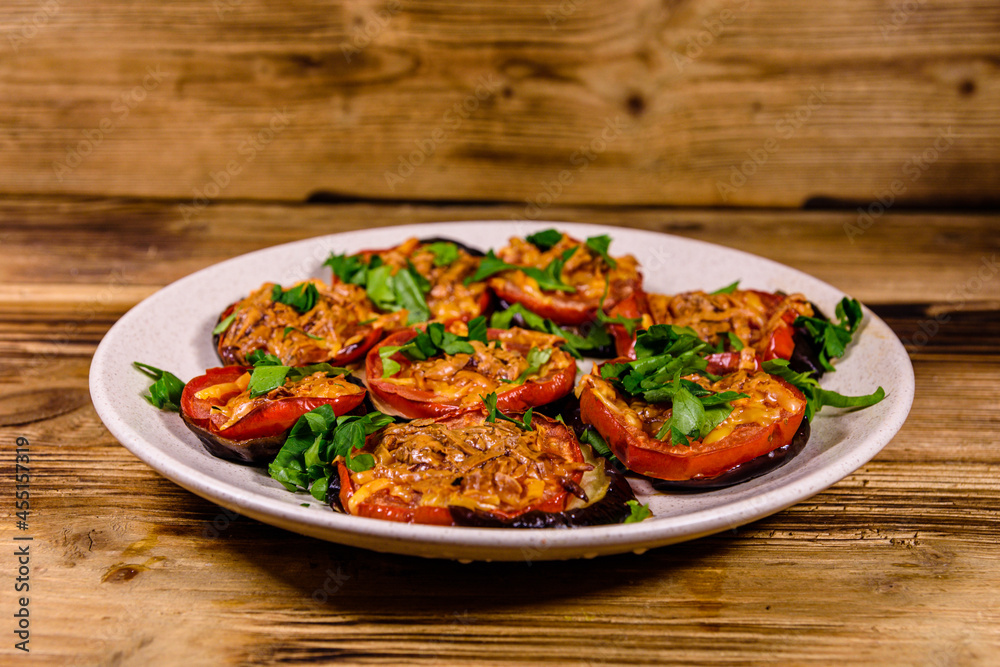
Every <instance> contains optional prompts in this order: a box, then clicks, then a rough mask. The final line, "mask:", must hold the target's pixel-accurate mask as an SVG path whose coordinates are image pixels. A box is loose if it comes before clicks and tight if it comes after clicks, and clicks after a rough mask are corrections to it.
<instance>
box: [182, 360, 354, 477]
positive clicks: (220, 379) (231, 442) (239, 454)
mask: <svg viewBox="0 0 1000 667" xmlns="http://www.w3.org/2000/svg"><path fill="white" fill-rule="evenodd" d="M252 371H253V369H252V368H247V367H244V366H225V367H222V368H210V369H208V370H207V371H206V372H205V374H204V375H200V376H198V377H196V378H194V379H192V380H191V381H190V382H188V383H187V384H186V385H184V391H183V392H182V393H181V405H180V408H181V410H180V412H181V418H182V419H183V420H184V423H185V424H186V425H187V426H188V428H190V429H191V430H192V431H194V432H195V434H197V435H198V437H199V438H200V439H201V440H202V442H204V443H205V444H206V446H208V448H209V450H210V451H211V452H212V453H213V454H215V455H216V456H220V457H222V458H227V459H231V460H237V461H242V462H251V463H256V462H263V461H267V460H270V459H271V458H273V457H274V455H275V454H277V453H278V450H280V449H281V445H282V444H283V443H284V439H285V436H286V435H287V433H288V431H289V429H291V428H292V426H294V425H295V422H296V421H298V419H299V417H301V416H302V415H304V414H305V413H307V412H309V411H310V410H313V409H315V408H318V407H319V406H321V405H329V406H331V407H332V408H333V411H334V413H335V414H337V415H342V414H346V413H348V412H350V411H351V410H353V409H354V408H356V407H357V406H358V405H360V404H361V402H362V401H363V400H364V398H365V392H359V393H356V394H349V395H346V396H337V397H332V398H326V397H314V396H292V397H287V398H280V399H277V400H271V401H268V402H266V403H264V404H263V405H261V406H260V407H257V408H255V409H254V410H252V411H251V412H250V413H249V414H248V415H247V416H246V417H244V418H243V419H241V420H239V421H238V422H236V423H235V424H233V425H232V426H230V427H229V428H226V429H222V430H220V429H219V428H218V424H216V423H213V421H212V413H211V407H212V406H213V405H225V404H226V402H227V401H228V400H229V399H230V398H232V397H233V396H235V395H236V394H238V393H239V391H232V392H230V393H228V394H223V395H221V396H219V397H217V398H212V399H200V398H198V397H196V396H195V394H197V393H198V392H199V391H201V390H203V389H206V388H208V387H212V386H215V385H220V384H228V383H232V382H235V381H236V380H237V379H238V378H240V377H241V376H242V375H243V374H244V373H247V372H252Z"/></svg>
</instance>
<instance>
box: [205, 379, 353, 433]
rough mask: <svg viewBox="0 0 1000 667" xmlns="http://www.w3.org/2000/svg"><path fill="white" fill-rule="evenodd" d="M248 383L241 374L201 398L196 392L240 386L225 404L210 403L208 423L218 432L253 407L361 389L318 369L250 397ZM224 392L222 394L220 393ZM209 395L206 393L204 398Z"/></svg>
mask: <svg viewBox="0 0 1000 667" xmlns="http://www.w3.org/2000/svg"><path fill="white" fill-rule="evenodd" d="M249 383H250V373H244V374H243V375H241V376H240V377H239V378H238V379H237V380H236V382H232V383H225V384H224V385H214V386H212V387H206V388H205V389H202V390H201V391H199V392H198V393H196V394H195V397H197V398H202V396H201V395H200V394H202V393H204V392H211V391H212V390H213V389H214V388H215V387H230V386H233V385H235V386H242V387H243V389H242V390H241V391H240V392H239V393H237V394H235V395H233V396H231V397H230V398H229V399H228V400H227V401H226V403H225V405H214V406H212V417H211V419H212V424H213V425H214V426H215V427H216V428H217V429H218V430H220V431H222V430H225V429H227V428H229V427H230V426H232V425H233V424H235V423H236V422H238V421H240V420H241V419H243V418H244V417H246V416H247V415H248V414H250V413H251V412H253V411H254V410H255V409H256V408H258V407H260V406H262V405H264V404H265V403H268V402H270V401H276V400H279V399H282V398H293V397H296V396H302V397H309V398H338V397H340V396H351V395H355V394H359V393H361V392H363V391H364V389H362V388H361V387H359V386H357V385H355V384H351V383H350V382H348V381H347V380H346V379H345V378H344V376H343V375H338V376H337V377H333V378H331V377H327V375H326V373H324V372H322V371H319V372H316V373H313V374H312V375H307V376H306V377H304V378H302V379H301V380H297V381H295V382H292V381H291V380H289V379H287V378H286V379H285V384H284V386H281V387H277V388H276V389H272V390H271V391H269V392H268V393H266V394H262V395H260V396H257V397H254V398H251V396H250V392H249V391H248V390H247V388H246V387H247V385H248V384H249ZM222 395H224V394H222ZM207 397H209V396H208V395H207V394H206V398H207Z"/></svg>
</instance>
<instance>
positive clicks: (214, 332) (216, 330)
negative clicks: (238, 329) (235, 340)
mask: <svg viewBox="0 0 1000 667" xmlns="http://www.w3.org/2000/svg"><path fill="white" fill-rule="evenodd" d="M238 310H239V308H236V309H234V310H233V312H231V313H229V316H228V317H226V318H225V319H224V320H222V321H221V322H219V323H218V324H216V325H215V328H214V329H212V335H213V336H218V335H219V334H221V333H222V332H223V331H225V330H226V329H228V328H229V325H230V324H232V323H233V320H235V319H236V313H237V311H238Z"/></svg>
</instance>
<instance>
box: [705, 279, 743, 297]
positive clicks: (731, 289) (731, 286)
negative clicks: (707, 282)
mask: <svg viewBox="0 0 1000 667" xmlns="http://www.w3.org/2000/svg"><path fill="white" fill-rule="evenodd" d="M739 286H740V281H739V280H737V281H736V282H735V283H731V284H729V285H726V286H725V287H720V288H719V289H717V290H715V291H714V292H709V294H732V293H733V292H735V291H736V288H737V287H739Z"/></svg>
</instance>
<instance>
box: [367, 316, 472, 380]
mask: <svg viewBox="0 0 1000 667" xmlns="http://www.w3.org/2000/svg"><path fill="white" fill-rule="evenodd" d="M468 327H469V333H468V334H467V335H465V336H459V335H458V334H454V333H451V332H450V331H445V328H444V325H443V324H441V323H440V322H431V323H430V324H429V325H427V328H426V329H425V330H424V331H421V332H420V333H418V334H417V335H416V337H414V338H413V339H412V340H410V341H408V342H407V343H406V344H405V345H384V346H382V347H380V348H379V350H378V355H379V357H380V358H381V359H382V377H384V378H385V377H390V376H392V375H395V374H396V373H398V372H399V371H400V370H402V368H403V367H402V366H400V364H399V362H398V361H396V360H394V359H393V358H392V356H393V355H394V354H396V353H402V354H404V355H406V356H407V357H409V358H410V359H412V360H414V361H424V360H425V359H430V358H431V357H434V356H437V355H439V354H473V353H474V352H475V351H476V350H475V348H474V347H472V341H479V342H480V343H483V344H484V345H485V344H486V343H487V340H486V318H485V317H482V316H480V317H477V318H474V319H473V320H471V321H470V322H469V325H468Z"/></svg>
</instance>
